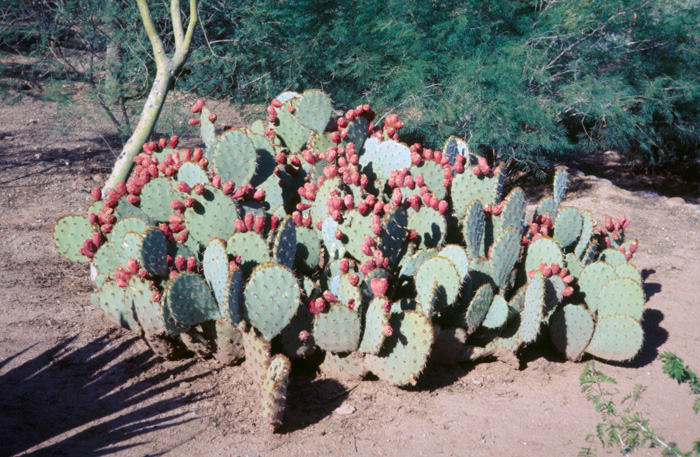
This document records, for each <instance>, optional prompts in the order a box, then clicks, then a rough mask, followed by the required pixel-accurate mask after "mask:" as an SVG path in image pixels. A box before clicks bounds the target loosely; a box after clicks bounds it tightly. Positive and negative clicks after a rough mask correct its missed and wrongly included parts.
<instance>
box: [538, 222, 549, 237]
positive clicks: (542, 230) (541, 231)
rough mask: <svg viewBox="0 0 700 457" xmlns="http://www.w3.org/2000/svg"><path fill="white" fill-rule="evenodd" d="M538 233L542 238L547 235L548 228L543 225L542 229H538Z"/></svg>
mask: <svg viewBox="0 0 700 457" xmlns="http://www.w3.org/2000/svg"><path fill="white" fill-rule="evenodd" d="M540 233H541V234H542V235H544V236H547V235H549V226H547V225H543V226H542V227H540Z"/></svg>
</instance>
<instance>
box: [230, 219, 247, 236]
mask: <svg viewBox="0 0 700 457" xmlns="http://www.w3.org/2000/svg"><path fill="white" fill-rule="evenodd" d="M233 228H234V229H236V231H237V232H243V233H245V232H247V231H248V227H246V225H245V222H243V219H236V220H235V221H234V222H233Z"/></svg>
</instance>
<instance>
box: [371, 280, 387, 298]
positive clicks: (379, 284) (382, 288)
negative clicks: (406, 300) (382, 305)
mask: <svg viewBox="0 0 700 457" xmlns="http://www.w3.org/2000/svg"><path fill="white" fill-rule="evenodd" d="M369 286H370V288H371V289H372V293H374V295H376V296H378V297H385V296H386V291H387V289H389V282H388V281H387V280H386V278H374V279H372V280H371V281H370V283H369Z"/></svg>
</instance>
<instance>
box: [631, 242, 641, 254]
mask: <svg viewBox="0 0 700 457" xmlns="http://www.w3.org/2000/svg"><path fill="white" fill-rule="evenodd" d="M638 247H639V244H638V243H637V242H636V241H632V242H631V243H630V245H629V250H630V253H632V254H634V253H635V252H637V248H638Z"/></svg>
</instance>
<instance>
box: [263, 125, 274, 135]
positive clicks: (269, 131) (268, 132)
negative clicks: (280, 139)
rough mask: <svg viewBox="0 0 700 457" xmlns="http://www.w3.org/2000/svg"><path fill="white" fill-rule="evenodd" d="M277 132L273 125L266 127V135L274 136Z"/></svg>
mask: <svg viewBox="0 0 700 457" xmlns="http://www.w3.org/2000/svg"><path fill="white" fill-rule="evenodd" d="M274 134H275V129H273V128H272V127H268V128H266V129H265V136H272V135H274Z"/></svg>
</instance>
